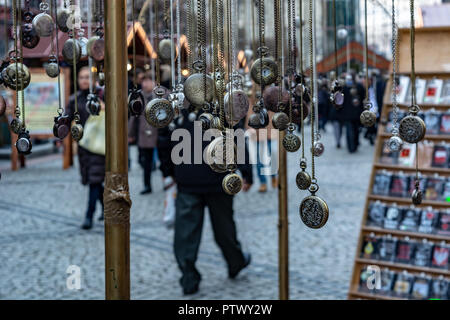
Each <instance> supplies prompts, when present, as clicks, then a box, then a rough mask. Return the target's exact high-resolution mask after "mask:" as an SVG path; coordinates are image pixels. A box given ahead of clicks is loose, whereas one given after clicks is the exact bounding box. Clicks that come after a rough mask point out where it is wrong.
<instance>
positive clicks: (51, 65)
mask: <svg viewBox="0 0 450 320" xmlns="http://www.w3.org/2000/svg"><path fill="white" fill-rule="evenodd" d="M45 72H46V73H47V75H48V76H49V77H50V78H56V77H57V76H58V75H59V65H58V60H57V59H56V56H54V55H52V56H50V58H49V59H48V63H47V65H46V66H45Z"/></svg>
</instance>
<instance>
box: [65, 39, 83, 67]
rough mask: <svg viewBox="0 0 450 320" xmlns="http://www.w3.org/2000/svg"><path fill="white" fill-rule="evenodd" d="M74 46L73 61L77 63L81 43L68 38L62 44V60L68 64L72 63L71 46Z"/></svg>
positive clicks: (79, 57) (79, 56)
mask: <svg viewBox="0 0 450 320" xmlns="http://www.w3.org/2000/svg"><path fill="white" fill-rule="evenodd" d="M74 46H75V61H76V63H78V62H79V61H80V59H81V45H80V43H79V42H78V40H76V39H73V38H70V39H68V40H67V41H66V42H65V43H64V46H63V49H62V55H63V58H64V61H66V62H67V63H68V64H70V65H73V58H74V50H73V47H74Z"/></svg>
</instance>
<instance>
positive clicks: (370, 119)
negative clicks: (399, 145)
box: [360, 0, 377, 128]
mask: <svg viewBox="0 0 450 320" xmlns="http://www.w3.org/2000/svg"><path fill="white" fill-rule="evenodd" d="M364 22H365V25H364V29H365V30H364V65H365V73H366V74H365V80H366V81H365V82H366V83H365V84H366V99H365V100H364V111H363V112H362V113H361V116H360V120H361V124H362V125H363V126H365V127H366V128H370V127H373V126H374V125H375V123H376V122H377V115H376V114H375V112H373V111H371V109H372V107H373V105H372V103H371V102H370V98H369V43H368V30H367V0H364Z"/></svg>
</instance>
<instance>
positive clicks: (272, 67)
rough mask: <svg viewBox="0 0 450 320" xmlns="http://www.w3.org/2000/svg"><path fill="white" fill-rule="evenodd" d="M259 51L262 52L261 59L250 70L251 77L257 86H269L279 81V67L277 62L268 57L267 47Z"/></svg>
mask: <svg viewBox="0 0 450 320" xmlns="http://www.w3.org/2000/svg"><path fill="white" fill-rule="evenodd" d="M258 51H260V55H261V57H260V58H258V59H256V60H255V62H253V64H252V66H251V68H250V75H251V77H252V79H253V81H255V82H256V83H257V84H259V85H261V84H263V85H265V86H268V85H271V84H272V83H274V82H275V81H276V80H277V77H278V65H277V63H276V62H275V61H273V60H272V59H270V58H268V57H267V53H268V48H267V47H263V48H259V49H258ZM261 75H262V79H261Z"/></svg>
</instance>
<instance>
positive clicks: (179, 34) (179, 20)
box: [176, 0, 181, 84]
mask: <svg viewBox="0 0 450 320" xmlns="http://www.w3.org/2000/svg"><path fill="white" fill-rule="evenodd" d="M176 1H177V3H176V15H177V50H178V56H177V71H178V74H177V76H178V84H181V39H180V36H181V32H180V23H181V14H180V5H181V4H180V1H181V0H176Z"/></svg>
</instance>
